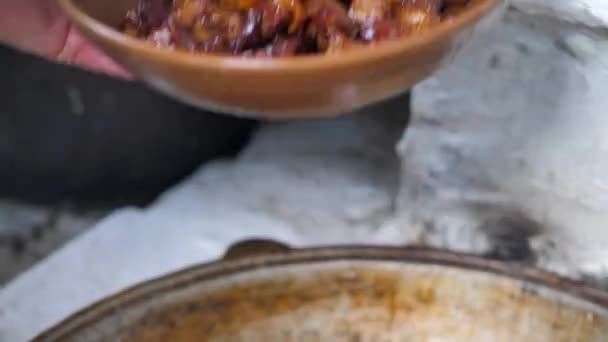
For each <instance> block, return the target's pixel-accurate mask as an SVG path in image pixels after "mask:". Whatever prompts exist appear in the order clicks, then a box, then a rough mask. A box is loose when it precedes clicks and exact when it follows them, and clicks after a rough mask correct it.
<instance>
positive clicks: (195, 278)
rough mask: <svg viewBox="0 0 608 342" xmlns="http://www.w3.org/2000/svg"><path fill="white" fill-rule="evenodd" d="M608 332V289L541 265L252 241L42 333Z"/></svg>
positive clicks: (428, 336)
mask: <svg viewBox="0 0 608 342" xmlns="http://www.w3.org/2000/svg"><path fill="white" fill-rule="evenodd" d="M607 340H608V294H607V293H606V292H603V291H600V290H596V289H593V288H590V287H586V286H585V285H582V284H579V283H576V282H573V281H570V280H566V279H562V278H559V277H556V276H554V275H551V274H547V273H543V272H540V271H538V270H535V269H530V268H525V267H523V266H520V265H516V264H509V263H504V262H499V261H493V260H487V259H482V258H478V257H473V256H467V255H460V254H453V253H448V252H440V251H436V250H427V249H417V248H384V247H357V246H352V247H339V248H315V249H300V250H297V249H290V248H288V247H287V246H284V245H281V244H277V243H272V242H264V241H251V242H245V243H242V244H239V245H237V246H236V247H233V248H232V249H230V250H229V252H228V253H227V254H226V256H225V258H224V260H222V261H219V262H215V263H211V264H206V265H201V266H196V267H193V268H190V269H187V270H185V271H181V272H178V273H175V274H172V275H169V276H165V277H162V278H160V279H156V280H152V281H150V282H148V283H146V284H143V285H140V286H136V287H134V288H131V289H129V290H126V291H124V292H122V293H120V294H117V295H115V296H113V297H111V298H108V299H106V300H104V301H102V302H100V303H98V304H95V305H93V306H92V307H90V308H88V309H85V310H84V311H81V312H79V313H77V314H75V315H74V316H72V317H70V318H68V319H67V320H65V321H64V322H63V323H61V324H59V325H58V326H56V327H54V328H52V329H50V330H49V331H47V332H45V333H43V334H42V335H40V336H39V337H37V338H36V339H35V340H34V341H177V342H182V341H183V342H188V341H247V342H256V341H260V342H262V341H264V342H266V341H281V342H282V341H285V342H289V341H328V342H333V341H362V342H363V341H375V342H377V341H456V342H458V341H463V342H475V341H480V342H487V341H493V342H511V341H535V342H544V341H547V342H557V341H564V342H567V341H585V342H591V341H598V342H599V341H607Z"/></svg>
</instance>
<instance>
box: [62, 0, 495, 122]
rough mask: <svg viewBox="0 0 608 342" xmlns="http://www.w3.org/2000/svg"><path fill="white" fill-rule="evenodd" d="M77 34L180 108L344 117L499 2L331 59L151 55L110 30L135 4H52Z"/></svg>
mask: <svg viewBox="0 0 608 342" xmlns="http://www.w3.org/2000/svg"><path fill="white" fill-rule="evenodd" d="M59 1H60V4H61V6H62V8H63V10H64V11H65V12H66V14H67V15H68V16H69V17H70V18H71V20H72V21H73V22H74V24H75V25H76V26H77V27H78V29H79V30H80V31H81V32H82V33H83V34H84V35H85V36H87V37H88V38H89V39H91V40H92V41H94V42H95V43H96V44H97V45H98V46H99V47H100V48H101V49H102V50H104V51H105V52H106V53H107V54H108V55H110V56H111V57H113V58H114V59H115V60H116V61H118V62H119V63H121V64H123V65H124V66H125V67H126V68H127V69H129V70H130V71H131V72H133V73H134V74H135V75H136V77H138V78H139V79H141V80H143V81H144V82H146V83H147V84H149V85H150V86H152V87H153V88H155V89H157V90H159V91H161V92H163V93H165V94H166V95H169V96H172V97H174V98H177V99H179V100H182V101H184V102H186V103H189V104H192V105H195V106H198V107H202V108H206V109H211V110H216V111H221V112H228V113H231V114H242V115H250V116H255V117H261V118H270V119H290V118H302V117H304V118H306V117H319V116H327V115H336V114H339V113H345V112H349V111H352V110H355V109H357V108H360V107H362V106H365V105H368V104H371V103H375V102H378V101H381V100H384V99H387V98H389V97H392V96H395V95H398V94H400V93H403V92H405V91H407V90H408V89H409V88H411V86H412V85H414V84H415V83H416V82H419V81H420V80H422V79H424V78H426V77H428V76H429V75H431V74H432V73H433V72H434V71H435V70H437V68H439V67H440V66H441V65H442V64H443V63H444V62H445V60H446V58H448V57H449V56H451V55H453V54H454V53H455V52H456V51H458V50H459V49H460V48H461V47H462V45H463V43H464V42H466V41H467V40H469V39H470V36H471V33H472V31H474V30H475V29H476V28H477V27H478V26H479V24H480V22H481V21H482V19H483V18H486V17H488V14H490V13H492V12H495V11H493V10H498V8H502V7H503V6H499V5H501V4H503V0H470V1H471V5H470V6H469V7H468V8H467V9H465V10H463V11H462V12H461V13H460V14H458V15H456V16H454V17H453V18H451V19H450V20H446V21H445V22H443V23H441V24H439V25H438V26H437V27H434V28H432V29H430V30H429V31H428V32H421V33H419V34H415V35H413V36H411V37H406V38H403V39H400V40H394V41H386V42H379V43H377V44H374V45H373V46H370V47H365V48H359V49H355V50H353V51H347V52H342V53H337V54H335V55H312V56H297V57H287V58H277V59H257V58H241V57H231V56H219V55H210V54H192V53H188V52H183V51H169V50H166V49H160V48H156V47H154V46H153V45H152V44H149V43H147V42H144V41H142V40H139V39H136V38H132V37H129V36H126V35H123V34H121V33H120V32H119V31H117V30H116V29H115V28H116V27H117V25H118V24H119V23H120V21H121V20H122V18H124V15H125V13H126V11H127V10H128V9H129V8H132V7H133V6H134V4H135V2H136V0H127V1H122V0H107V1H98V0H59Z"/></svg>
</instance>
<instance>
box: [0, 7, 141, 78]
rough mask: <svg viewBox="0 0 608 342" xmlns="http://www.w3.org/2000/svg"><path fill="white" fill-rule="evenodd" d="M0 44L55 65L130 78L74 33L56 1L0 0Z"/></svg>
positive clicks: (119, 67) (125, 72)
mask: <svg viewBox="0 0 608 342" xmlns="http://www.w3.org/2000/svg"><path fill="white" fill-rule="evenodd" d="M0 42H1V43H5V44H7V45H9V46H12V47H15V48H17V49H19V50H23V51H26V52H30V53H33V54H36V55H39V56H42V57H46V58H48V59H50V60H53V61H56V62H60V63H66V64H73V65H77V66H80V67H82V68H84V69H87V70H90V71H95V72H102V73H105V74H109V75H112V76H117V77H121V78H131V75H130V74H129V73H128V72H127V71H126V70H125V69H124V68H122V67H121V66H120V65H118V64H116V63H115V62H114V61H113V60H112V59H110V58H109V57H108V56H106V55H104V54H103V53H102V52H101V51H99V50H98V49H97V48H96V47H95V46H94V45H92V44H91V43H90V42H89V41H87V40H86V39H85V38H84V37H82V36H81V35H80V34H79V33H78V32H77V31H76V29H75V28H74V27H73V26H72V25H71V24H70V22H69V20H68V19H67V18H66V17H65V16H64V15H63V14H62V12H61V10H60V8H59V5H58V4H57V0H21V1H17V0H0Z"/></svg>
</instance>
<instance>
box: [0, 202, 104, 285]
mask: <svg viewBox="0 0 608 342" xmlns="http://www.w3.org/2000/svg"><path fill="white" fill-rule="evenodd" d="M108 212H109V211H108V210H96V211H86V212H84V211H74V210H71V209H70V208H67V207H64V206H61V207H57V208H45V207H40V206H34V205H29V204H25V203H17V202H14V201H7V200H3V201H0V288H2V285H3V284H4V283H6V282H7V281H9V280H10V279H12V278H13V277H14V276H16V275H17V274H18V273H20V272H23V271H25V270H26V269H27V268H29V267H30V266H32V265H33V264H35V263H36V262H38V261H40V260H42V259H43V258H44V257H46V256H48V255H49V254H50V253H51V252H52V251H54V250H55V249H56V248H58V247H59V246H61V245H63V244H64V243H66V242H67V241H69V240H71V239H72V238H74V237H75V236H77V235H78V234H80V233H82V232H83V231H85V230H87V229H88V228H90V227H91V226H92V225H93V224H95V223H96V222H97V221H98V220H100V219H101V218H102V217H103V216H104V215H107V214H108Z"/></svg>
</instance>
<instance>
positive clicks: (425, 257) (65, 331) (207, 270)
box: [32, 241, 608, 342]
mask: <svg viewBox="0 0 608 342" xmlns="http://www.w3.org/2000/svg"><path fill="white" fill-rule="evenodd" d="M266 243H268V242H264V244H266ZM270 243H271V244H276V242H274V241H270ZM233 246H234V245H233ZM284 246H287V245H284ZM231 248H232V247H230V248H229V250H230V249H231ZM286 248H287V250H284V251H274V252H266V253H265V252H260V253H257V254H249V255H241V256H240V257H228V254H226V255H225V256H224V258H220V259H217V260H215V261H211V262H207V263H202V264H198V265H193V266H190V267H186V268H184V269H181V270H178V271H175V272H172V273H169V274H166V275H161V276H159V277H156V278H152V279H150V280H147V281H144V282H141V283H138V284H135V285H133V286H130V287H127V288H125V289H123V290H122V291H119V292H117V293H115V294H112V295H110V296H107V297H105V298H102V299H100V300H99V301H96V302H94V303H93V304H91V305H89V306H87V307H85V308H83V309H80V310H79V311H76V312H75V313H73V314H71V315H70V316H68V317H67V318H65V319H63V320H61V321H60V322H58V323H56V324H55V325H53V326H52V327H51V328H49V329H48V330H45V331H43V332H42V333H41V334H39V335H38V336H36V337H35V338H34V339H32V342H36V341H63V340H65V339H66V338H67V337H69V336H73V335H74V334H76V333H78V332H79V331H81V330H82V329H85V328H86V327H87V326H90V325H91V324H94V323H95V322H96V321H98V320H99V319H100V318H102V317H104V316H107V315H108V314H111V313H113V312H115V310H117V309H120V308H121V307H129V306H132V305H137V303H140V302H142V301H147V300H150V298H153V297H155V296H156V295H159V294H162V293H166V292H168V291H171V290H174V289H180V288H183V287H187V286H190V285H192V284H196V283H204V282H207V281H213V280H217V279H221V278H222V277H230V276H233V275H237V274H243V273H248V272H255V271H257V270H260V269H272V268H276V267H289V266H298V265H306V264H318V263H324V262H334V261H352V262H357V261H360V262H366V261H377V262H396V263H404V264H414V263H417V264H422V265H434V266H443V267H447V268H452V269H459V270H462V271H469V272H482V273H486V274H489V275H494V276H497V277H502V278H506V279H511V280H514V281H521V282H523V283H528V284H531V285H535V286H538V287H544V288H546V289H549V290H553V291H555V292H557V293H559V294H562V295H567V296H570V297H571V298H574V299H577V300H579V301H582V302H583V303H587V304H592V305H594V306H596V307H598V308H600V309H602V310H608V291H605V290H602V289H599V288H596V287H593V286H590V285H587V284H585V283H584V282H582V281H577V280H572V279H569V278H565V277H562V276H559V275H556V274H554V273H551V272H547V271H543V270H540V269H538V268H535V267H532V266H526V265H525V264H522V263H518V262H511V261H504V260H497V259H489V258H486V257H483V256H479V255H473V254H465V253H459V252H453V251H446V250H440V249H434V248H428V247H419V246H406V247H399V246H370V245H342V246H322V247H309V248H295V249H292V248H291V247H289V246H287V247H286Z"/></svg>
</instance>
